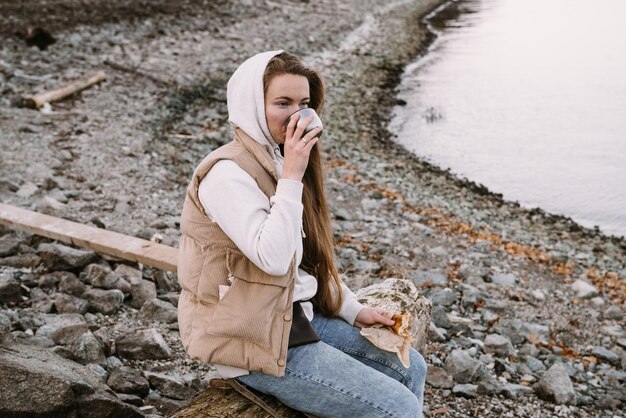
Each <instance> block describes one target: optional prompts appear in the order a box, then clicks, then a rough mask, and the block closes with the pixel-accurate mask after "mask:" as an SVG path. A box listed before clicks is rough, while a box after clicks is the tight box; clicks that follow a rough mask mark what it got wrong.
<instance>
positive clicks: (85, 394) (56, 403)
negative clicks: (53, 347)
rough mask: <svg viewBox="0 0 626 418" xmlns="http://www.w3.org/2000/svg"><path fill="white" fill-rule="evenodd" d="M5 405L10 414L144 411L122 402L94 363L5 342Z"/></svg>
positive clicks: (136, 415)
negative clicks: (90, 365)
mask: <svg viewBox="0 0 626 418" xmlns="http://www.w3.org/2000/svg"><path fill="white" fill-rule="evenodd" d="M16 395H19V396H16ZM0 405H1V406H0V410H1V414H2V416H7V417H61V416H64V417H65V416H83V417H87V418H96V417H110V418H114V417H115V418H126V417H128V418H140V417H142V416H143V415H142V414H141V412H140V411H139V410H138V409H137V408H135V407H133V406H131V405H128V404H125V403H123V402H120V401H119V400H118V399H117V398H116V397H115V396H114V395H113V393H112V392H111V391H110V389H109V388H108V387H107V386H106V385H104V384H102V383H101V382H100V379H99V378H98V376H96V375H94V373H93V372H91V371H90V370H89V369H87V368H85V367H83V366H81V365H79V364H78V363H75V362H73V361H70V360H67V359H65V358H63V357H61V356H58V355H56V354H54V353H52V352H51V351H49V350H45V349H41V348H37V347H32V346H25V345H20V344H13V345H11V346H9V347H7V348H4V347H2V348H0Z"/></svg>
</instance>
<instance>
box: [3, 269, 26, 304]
mask: <svg viewBox="0 0 626 418" xmlns="http://www.w3.org/2000/svg"><path fill="white" fill-rule="evenodd" d="M21 301H22V286H20V282H18V281H17V280H15V279H14V278H13V277H12V276H11V275H9V274H0V305H3V304H6V303H12V302H21Z"/></svg>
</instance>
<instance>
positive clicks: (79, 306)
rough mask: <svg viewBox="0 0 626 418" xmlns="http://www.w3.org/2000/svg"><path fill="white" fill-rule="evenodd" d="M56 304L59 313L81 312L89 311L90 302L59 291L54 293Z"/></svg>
mask: <svg viewBox="0 0 626 418" xmlns="http://www.w3.org/2000/svg"><path fill="white" fill-rule="evenodd" d="M54 306H55V307H56V309H57V312H58V313H79V314H84V313H86V312H87V308H88V306H89V302H88V301H86V300H85V299H81V298H77V297H76V296H72V295H66V294H65V293H57V294H56V295H54Z"/></svg>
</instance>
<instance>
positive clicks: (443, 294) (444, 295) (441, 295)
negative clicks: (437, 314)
mask: <svg viewBox="0 0 626 418" xmlns="http://www.w3.org/2000/svg"><path fill="white" fill-rule="evenodd" d="M456 298H457V294H456V292H454V291H453V290H452V289H450V288H446V289H442V290H435V291H434V292H431V293H430V295H429V299H430V300H431V301H432V303H433V305H434V306H437V305H441V306H452V305H454V303H455V302H456Z"/></svg>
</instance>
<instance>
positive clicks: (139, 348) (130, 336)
mask: <svg viewBox="0 0 626 418" xmlns="http://www.w3.org/2000/svg"><path fill="white" fill-rule="evenodd" d="M115 347H116V350H117V354H118V355H119V356H120V357H124V358H127V359H131V360H148V359H166V358H169V357H170V356H171V355H172V351H171V349H170V348H169V346H168V345H167V343H166V342H165V340H164V339H163V337H162V336H161V334H159V332H158V331H157V330H156V329H154V328H146V329H135V330H132V331H129V332H127V333H125V334H122V335H121V336H119V337H118V338H117V339H116V340H115Z"/></svg>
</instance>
